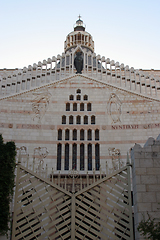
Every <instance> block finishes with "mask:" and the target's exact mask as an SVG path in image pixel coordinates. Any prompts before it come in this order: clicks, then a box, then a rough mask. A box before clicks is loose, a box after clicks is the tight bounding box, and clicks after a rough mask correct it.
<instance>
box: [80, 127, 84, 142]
mask: <svg viewBox="0 0 160 240" xmlns="http://www.w3.org/2000/svg"><path fill="white" fill-rule="evenodd" d="M80 140H84V130H83V129H81V130H80Z"/></svg>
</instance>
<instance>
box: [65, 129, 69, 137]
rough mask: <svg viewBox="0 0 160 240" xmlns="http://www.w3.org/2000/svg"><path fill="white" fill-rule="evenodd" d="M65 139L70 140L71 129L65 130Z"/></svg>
mask: <svg viewBox="0 0 160 240" xmlns="http://www.w3.org/2000/svg"><path fill="white" fill-rule="evenodd" d="M65 140H69V129H66V130H65Z"/></svg>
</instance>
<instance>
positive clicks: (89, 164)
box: [88, 144, 92, 171]
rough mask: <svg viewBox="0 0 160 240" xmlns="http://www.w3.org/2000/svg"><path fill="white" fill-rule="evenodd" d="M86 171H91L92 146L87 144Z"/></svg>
mask: <svg viewBox="0 0 160 240" xmlns="http://www.w3.org/2000/svg"><path fill="white" fill-rule="evenodd" d="M88 171H92V145H91V144H88Z"/></svg>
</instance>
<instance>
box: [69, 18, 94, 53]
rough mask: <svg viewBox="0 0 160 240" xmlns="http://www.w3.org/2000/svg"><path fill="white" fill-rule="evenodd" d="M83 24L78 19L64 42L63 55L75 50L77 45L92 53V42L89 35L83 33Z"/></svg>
mask: <svg viewBox="0 0 160 240" xmlns="http://www.w3.org/2000/svg"><path fill="white" fill-rule="evenodd" d="M85 27H86V26H85V24H84V23H83V21H82V20H81V19H80V16H79V19H78V20H77V21H76V23H75V25H74V31H73V32H71V33H69V34H68V35H67V37H66V41H65V42H64V51H65V53H66V52H67V51H68V50H70V49H71V48H76V47H77V46H78V45H81V46H82V47H85V48H88V49H89V50H91V52H94V41H93V39H92V36H91V34H90V33H88V32H86V31H85Z"/></svg>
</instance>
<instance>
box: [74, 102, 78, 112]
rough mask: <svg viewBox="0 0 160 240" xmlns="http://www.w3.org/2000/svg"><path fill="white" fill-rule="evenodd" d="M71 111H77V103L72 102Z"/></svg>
mask: <svg viewBox="0 0 160 240" xmlns="http://www.w3.org/2000/svg"><path fill="white" fill-rule="evenodd" d="M73 111H77V103H73Z"/></svg>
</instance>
